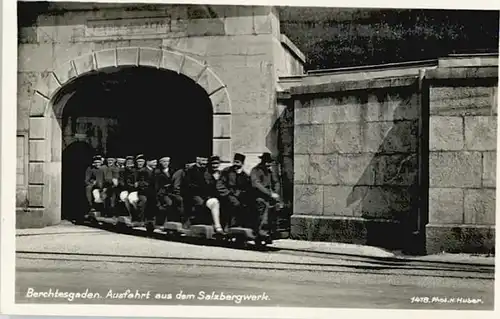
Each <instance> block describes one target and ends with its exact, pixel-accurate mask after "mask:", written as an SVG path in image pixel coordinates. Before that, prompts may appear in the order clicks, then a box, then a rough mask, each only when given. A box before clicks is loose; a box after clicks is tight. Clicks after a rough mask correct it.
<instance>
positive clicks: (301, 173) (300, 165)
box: [293, 155, 311, 184]
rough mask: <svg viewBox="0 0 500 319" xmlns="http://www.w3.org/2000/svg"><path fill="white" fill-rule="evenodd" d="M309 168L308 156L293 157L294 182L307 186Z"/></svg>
mask: <svg viewBox="0 0 500 319" xmlns="http://www.w3.org/2000/svg"><path fill="white" fill-rule="evenodd" d="M310 167H311V164H310V162H309V155H295V156H294V157H293V171H294V174H293V180H294V182H295V183H302V184H307V183H308V182H309V170H310Z"/></svg>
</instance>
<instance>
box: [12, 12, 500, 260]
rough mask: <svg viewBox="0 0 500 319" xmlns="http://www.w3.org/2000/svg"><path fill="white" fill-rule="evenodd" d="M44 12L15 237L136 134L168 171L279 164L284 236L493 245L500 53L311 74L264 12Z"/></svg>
mask: <svg viewBox="0 0 500 319" xmlns="http://www.w3.org/2000/svg"><path fill="white" fill-rule="evenodd" d="M51 6H52V7H51V8H50V10H48V11H47V12H46V13H44V14H41V15H39V16H38V17H37V20H36V23H35V24H34V25H33V26H29V27H22V28H21V30H20V40H19V47H18V50H19V62H18V83H19V84H18V123H17V126H18V132H17V157H18V167H17V172H18V175H17V200H16V203H17V207H18V208H17V212H16V216H17V227H18V228H24V227H44V226H47V225H54V224H58V223H59V222H60V221H61V219H62V218H64V216H63V215H64V211H65V210H66V209H68V207H69V206H68V205H67V204H66V208H65V203H70V202H78V201H77V200H74V198H73V197H72V196H77V195H75V194H76V193H72V192H70V191H68V189H71V188H74V189H78V187H80V186H78V185H79V184H78V182H74V180H78V178H79V177H78V176H81V175H78V174H79V173H78V172H77V173H75V171H80V172H81V170H82V168H79V169H76V168H75V166H78V165H77V164H76V163H77V162H79V163H80V162H81V161H82V157H85V156H84V155H85V154H87V155H88V154H89V151H85V150H83V149H84V148H85V147H87V149H91V150H94V151H96V150H97V151H99V152H102V153H110V154H111V153H113V152H114V153H116V154H118V153H120V152H122V151H124V152H127V151H132V150H133V151H146V152H155V151H156V150H155V149H152V148H150V149H149V150H141V149H140V147H141V143H140V142H137V139H139V137H141V138H142V137H145V138H148V139H155V138H158V139H159V140H165V141H168V142H165V143H163V144H162V143H159V144H157V145H162V146H161V147H160V148H162V149H161V150H160V151H159V152H163V154H159V153H158V154H157V155H169V156H172V157H173V158H175V157H176V156H177V157H179V158H186V159H187V158H190V157H192V156H193V155H195V154H197V152H198V154H201V153H204V154H205V153H206V154H207V155H209V154H212V153H213V154H217V155H219V156H220V157H221V159H222V160H223V161H225V162H226V163H229V162H230V160H231V157H232V154H233V153H234V152H241V153H244V154H246V155H247V162H246V169H247V170H248V169H250V168H251V167H252V166H253V165H255V164H256V163H257V162H258V155H260V154H261V153H262V152H271V153H273V154H274V155H275V156H276V157H277V158H278V160H279V163H280V164H281V165H280V168H281V173H282V174H281V175H282V184H283V196H284V198H285V200H286V201H287V202H288V203H289V204H290V206H291V207H293V215H292V217H291V222H292V228H291V230H292V234H291V235H292V237H296V238H304V239H308V240H327V241H342V242H353V243H364V244H373V245H378V246H383V247H388V248H394V249H400V248H403V249H407V250H408V249H410V248H408V247H413V246H418V247H420V246H422V247H424V248H425V246H426V245H427V250H428V251H431V252H434V251H436V250H440V249H442V250H454V249H455V250H460V251H462V250H471V249H472V250H481V249H485V247H487V246H488V245H489V242H488V240H490V241H491V239H492V238H494V235H493V237H492V235H491V234H494V224H495V222H494V205H493V206H491V205H492V203H494V201H495V196H494V195H495V194H494V189H495V180H494V177H495V173H494V172H495V165H494V164H495V159H496V147H495V145H496V143H493V142H492V141H491V138H493V139H494V141H496V105H497V100H496V99H497V95H498V94H497V82H498V75H497V64H498V63H497V57H496V56H493V57H490V56H482V57H479V58H477V57H476V58H473V59H453V60H449V61H448V62H447V61H445V60H442V61H440V64H436V65H432V66H405V67H403V68H398V69H389V70H379V71H376V70H375V71H366V70H364V71H363V70H361V71H355V72H353V71H352V70H347V71H345V72H341V73H338V72H337V73H333V74H331V73H320V74H307V75H306V74H304V68H303V64H304V62H305V56H304V54H303V53H301V52H300V50H298V49H297V47H296V46H295V45H294V44H293V43H292V42H291V41H290V40H289V39H288V38H287V36H286V35H284V34H282V33H281V32H280V21H279V10H278V9H276V8H273V7H256V6H253V7H233V6H200V5H197V6H189V5H161V6H143V7H140V8H134V9H132V8H128V7H126V6H124V5H121V6H120V5H104V4H100V5H92V4H64V8H63V7H61V6H58V5H57V4H54V5H51ZM96 6H97V7H96ZM450 61H453V62H450ZM446 63H448V65H446ZM453 63H455V65H453ZM141 72H142V73H141ZM104 79H105V80H104ZM125 79H126V80H125ZM134 79H136V80H135V82H134ZM137 79H141V80H137ZM125 82H126V83H128V84H124V83H125ZM96 83H98V84H96ZM103 83H105V84H103ZM457 83H458V84H457ZM476 83H479V85H477V84H476ZM127 85H128V86H127ZM145 87H147V88H149V89H147V90H146V89H145ZM116 88H120V89H121V90H122V91H119V92H122V93H120V94H118V95H117V94H114V95H113V91H114V90H115V89H116ZM134 89H137V92H138V93H137V94H134V93H133V91H134ZM140 90H143V91H140ZM115 91H116V90H115ZM139 91H140V92H139ZM96 92H99V93H96ZM123 92H126V94H125V93H123ZM131 92H132V93H131ZM127 94H128V95H127ZM124 95H126V96H127V98H122V99H120V96H124ZM453 99H457V101H455V100H453ZM131 100H133V101H134V102H133V103H132V102H131ZM157 101H160V102H157ZM134 103H135V104H134ZM125 105H129V106H125ZM447 105H449V106H450V107H451V108H450V109H447V108H446V106H447ZM454 105H460V106H461V107H463V109H459V110H455V107H454ZM141 110H146V111H144V112H145V113H146V116H141V114H142V113H141ZM429 110H430V111H429ZM443 112H444V113H443ZM121 114H128V115H127V117H126V118H125V117H123V116H122V115H121ZM152 114H153V115H158V116H152ZM151 118H158V119H157V120H151ZM127 121H132V122H133V124H127V123H128V122H127ZM151 121H153V122H151ZM127 125H129V126H127ZM127 127H141V129H140V132H134V133H133V134H131V133H130V129H126V128H127ZM152 127H153V128H160V129H157V130H153V129H151V128H152ZM132 131H133V130H132ZM127 132H129V133H127ZM189 132H191V133H194V134H195V136H196V139H190V138H189V137H187V136H188V135H189V134H187V133H189ZM429 132H430V133H429ZM459 132H464V133H463V134H459ZM477 132H482V133H481V134H486V135H485V136H486V137H487V141H483V140H482V139H481V136H482V135H478V134H479V133H477ZM141 134H143V135H141ZM138 136H139V137H138ZM171 137H175V138H171ZM169 138H170V139H169ZM479 140H480V141H481V142H478V141H479ZM134 143H135V144H134ZM76 145H80V146H81V145H87V146H81V147H80V146H78V147H80V148H79V150H77V151H75V149H77V148H78V147H77V146H76ZM116 145H119V146H116ZM131 145H132V146H131ZM165 145H168V147H167V146H165ZM113 147H114V148H113ZM134 147H135V148H134ZM478 147H479V148H478ZM85 152H87V153H85ZM168 152H170V153H169V154H164V153H168ZM155 154H156V153H155ZM120 155H122V156H123V155H128V154H120ZM448 157H449V158H448ZM446 161H455V162H453V163H455V164H456V165H454V167H458V168H457V169H464V167H468V168H470V169H471V171H468V173H465V175H464V173H462V172H459V171H456V172H455V171H450V172H448V171H447V169H448V170H449V168H447V167H448V166H447V163H448V162H446ZM84 165H86V164H85V163H83V164H81V165H80V166H81V167H85V166H84ZM467 174H469V175H467ZM422 190H424V191H422ZM422 203H427V204H428V205H423V204H422ZM447 203H454V204H455V206H457V205H458V206H460V205H459V204H457V203H462V204H461V206H460V207H458V206H457V207H454V206H450V205H448V204H447ZM427 207H428V209H427ZM492 207H493V208H492ZM69 209H70V208H69ZM492 209H493V211H492ZM466 212H467V213H466ZM457 227H458V228H457ZM457 229H459V230H460V234H461V235H457V236H458V237H457V238H458V239H450V238H449V237H450V236H449V235H450V234H457ZM389 232H390V234H391V235H390V236H388V234H389ZM470 234H475V235H474V236H475V237H474V236H473V237H474V238H475V239H473V240H472V241H474V242H475V243H476V244H475V245H474V244H469V242H470V240H469V239H470V238H471V236H470ZM493 240H494V239H493ZM415 243H417V244H415ZM443 243H444V244H443ZM448 243H451V244H448ZM493 244H494V243H493ZM471 245H472V246H471ZM403 246H404V247H403ZM471 247H472V248H471ZM411 249H412V250H415V249H416V250H419V249H418V248H415V249H413V248H411ZM424 250H425V249H424Z"/></svg>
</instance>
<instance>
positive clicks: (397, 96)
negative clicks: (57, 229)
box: [339, 88, 423, 251]
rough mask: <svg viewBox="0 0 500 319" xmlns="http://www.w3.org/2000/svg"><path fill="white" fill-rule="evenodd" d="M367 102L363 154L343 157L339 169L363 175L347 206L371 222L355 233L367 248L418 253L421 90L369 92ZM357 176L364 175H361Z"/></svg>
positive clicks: (362, 125)
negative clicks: (414, 236)
mask: <svg viewBox="0 0 500 319" xmlns="http://www.w3.org/2000/svg"><path fill="white" fill-rule="evenodd" d="M374 97H375V98H376V101H377V103H376V105H379V106H381V107H379V108H378V114H377V113H372V112H370V106H371V105H372V104H371V103H368V98H370V99H371V100H373V99H374ZM362 99H366V100H365V101H361V102H362V108H365V109H366V112H369V115H368V116H365V117H364V118H363V114H362V117H361V119H360V123H359V124H360V125H359V129H360V134H361V136H362V139H361V140H362V142H361V143H362V145H361V149H362V152H361V153H358V154H339V163H341V162H343V163H344V165H346V167H343V166H344V165H341V166H339V170H345V169H347V171H344V172H341V176H342V175H343V174H347V176H349V177H350V178H354V180H355V179H356V178H357V176H359V178H357V181H355V184H354V185H353V186H351V185H349V186H351V187H350V192H349V193H348V196H347V198H346V203H345V204H346V207H352V209H353V210H354V212H355V213H354V216H360V217H362V218H363V219H365V221H364V222H362V223H354V224H353V225H356V226H354V227H359V228H358V229H356V230H353V231H354V232H355V233H359V232H360V233H361V236H360V237H362V238H365V239H366V243H365V244H367V245H371V246H379V247H385V248H388V249H405V250H407V249H411V250H412V251H415V248H410V246H415V244H416V245H417V246H420V245H422V244H423V243H412V242H411V241H412V240H413V239H412V237H411V235H412V233H414V231H415V230H417V222H418V219H417V214H418V213H419V209H418V203H419V201H418V199H419V190H420V187H419V185H418V171H419V156H418V155H419V154H418V150H419V147H418V143H419V132H418V131H419V115H420V113H419V112H420V107H419V104H418V99H416V94H415V88H410V89H409V88H398V89H397V91H394V90H390V91H388V90H371V91H367V92H366V93H363V94H362ZM390 100H392V101H391V103H394V102H395V101H397V102H396V104H397V106H396V107H395V108H394V110H393V112H391V110H390V109H391V107H390V105H391V103H389V101H390ZM387 106H389V108H387ZM362 112H363V111H362ZM363 134H364V136H363ZM363 139H364V140H363ZM377 140H378V141H379V143H380V144H379V145H378V148H377ZM373 142H375V143H373ZM372 143H373V144H372ZM342 157H343V160H342ZM358 163H359V164H361V163H367V165H366V166H365V167H364V170H363V167H362V166H358V168H359V170H357V169H356V168H355V167H356V166H357V165H359V164H358ZM362 165H363V164H362ZM357 172H362V173H361V174H358V175H355V174H357ZM341 180H342V178H341ZM341 182H342V181H341ZM344 182H345V179H344ZM409 241H410V242H409Z"/></svg>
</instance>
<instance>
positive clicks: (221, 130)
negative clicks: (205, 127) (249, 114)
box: [213, 114, 231, 137]
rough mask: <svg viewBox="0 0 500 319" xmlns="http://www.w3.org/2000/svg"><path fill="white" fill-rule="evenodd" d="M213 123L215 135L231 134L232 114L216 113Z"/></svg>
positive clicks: (225, 135) (226, 135)
mask: <svg viewBox="0 0 500 319" xmlns="http://www.w3.org/2000/svg"><path fill="white" fill-rule="evenodd" d="M213 125H214V129H213V136H214V137H230V136H231V115H221V114H215V115H214V117H213Z"/></svg>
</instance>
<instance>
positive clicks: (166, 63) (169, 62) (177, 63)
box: [161, 50, 184, 73]
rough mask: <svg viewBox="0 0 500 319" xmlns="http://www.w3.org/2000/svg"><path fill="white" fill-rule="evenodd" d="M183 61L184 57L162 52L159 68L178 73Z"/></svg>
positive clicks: (175, 53)
mask: <svg viewBox="0 0 500 319" xmlns="http://www.w3.org/2000/svg"><path fill="white" fill-rule="evenodd" d="M183 61H184V55H182V54H180V53H177V52H172V51H167V50H163V58H162V62H161V67H162V68H163V69H167V70H171V71H174V72H177V73H178V72H179V70H180V69H181V67H182V63H184V62H183Z"/></svg>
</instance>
